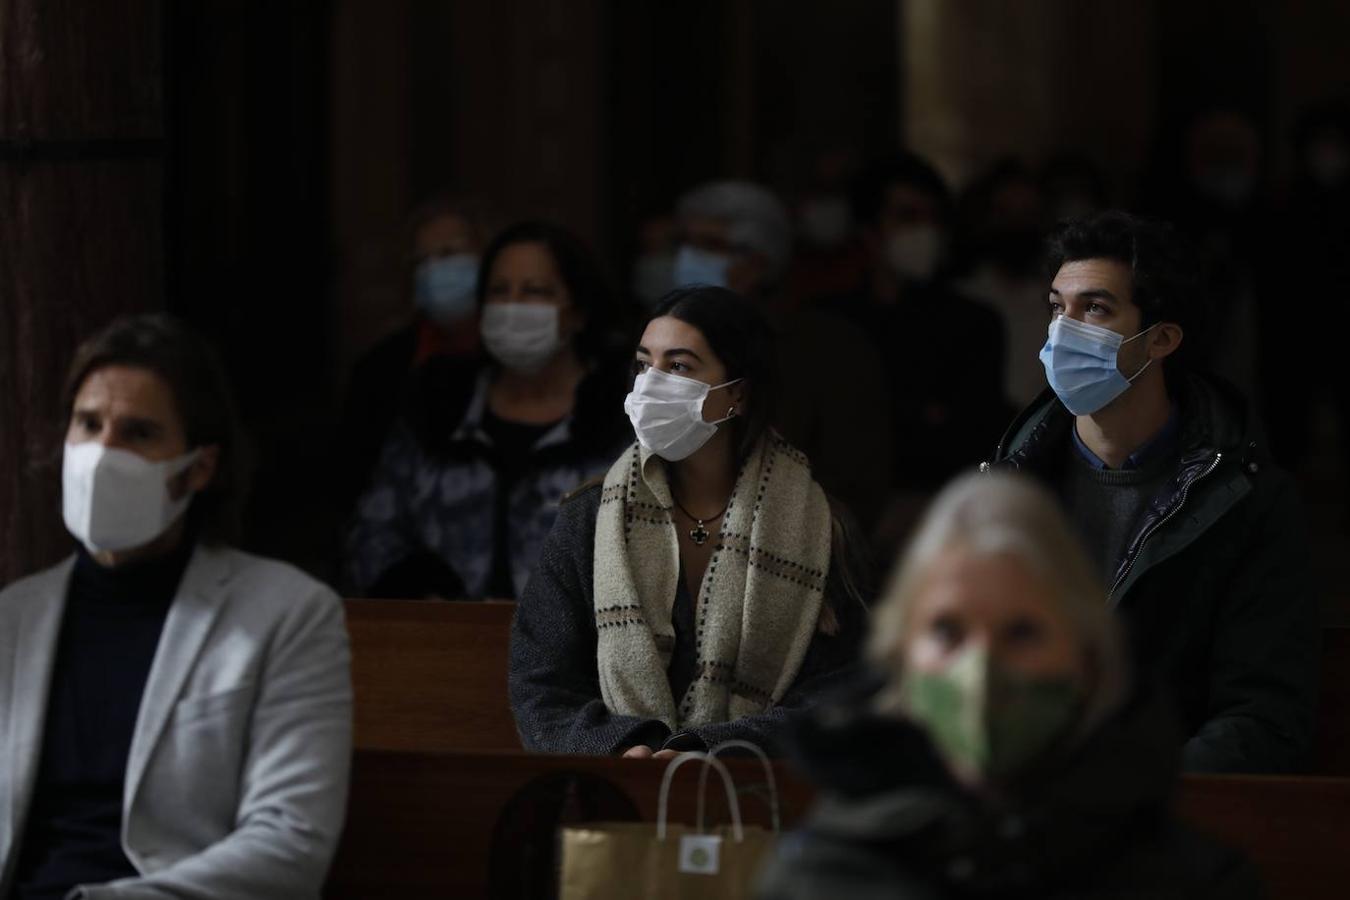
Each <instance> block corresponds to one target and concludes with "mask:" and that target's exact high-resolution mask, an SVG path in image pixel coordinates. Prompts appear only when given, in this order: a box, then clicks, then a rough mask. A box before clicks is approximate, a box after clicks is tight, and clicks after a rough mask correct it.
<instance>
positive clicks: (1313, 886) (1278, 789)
mask: <svg viewBox="0 0 1350 900" xmlns="http://www.w3.org/2000/svg"><path fill="white" fill-rule="evenodd" d="M729 765H730V766H731V768H732V771H733V774H734V775H735V776H736V780H737V783H738V785H741V786H745V785H751V784H754V783H756V782H760V781H762V780H763V776H762V775H761V774H760V769H759V764H758V763H757V762H755V761H753V760H730V761H729ZM664 768H665V763H664V762H660V761H648V760H619V759H610V758H595V757H565V756H533V755H527V754H523V753H516V754H506V753H500V754H480V753H449V754H433V753H390V752H375V751H365V752H360V753H358V754H357V756H356V767H355V772H354V777H353V782H352V796H351V802H350V804H349V807H348V809H349V812H348V823H347V830H346V833H345V834H344V836H343V841H342V845H341V847H340V848H339V850H338V856H337V859H336V861H335V863H334V867H333V871H332V876H331V878H330V881H329V886H328V891H327V896H329V897H332V898H348V897H351V898H356V897H360V898H378V897H403V896H438V897H465V898H473V897H485V896H488V884H489V871H490V867H491V854H492V850H493V829H494V827H495V826H496V824H497V822H498V819H499V817H500V816H501V815H502V811H503V809H505V808H506V807H507V805H508V802H509V801H510V799H511V798H512V797H513V796H515V795H517V792H519V791H520V790H521V788H522V787H524V786H525V785H526V784H528V783H531V782H532V781H534V780H535V779H539V778H544V777H548V776H560V775H564V774H566V773H575V774H577V775H578V776H583V777H584V776H590V777H593V778H600V779H605V780H607V781H608V782H610V783H611V784H612V785H613V786H615V787H616V788H618V790H619V791H620V792H621V793H622V794H624V795H626V796H627V798H628V799H630V800H631V802H632V807H633V811H635V812H636V813H637V814H638V815H640V817H641V818H642V819H643V820H645V821H654V819H655V816H656V794H657V786H658V785H659V783H660V779H661V774H662V772H663V771H664ZM687 768H688V769H693V768H696V767H694V766H689V767H687ZM775 771H776V776H777V779H778V783H779V789H780V793H781V797H782V803H783V824H784V825H785V826H787V827H790V826H791V825H793V824H795V823H797V822H800V821H801V819H802V817H803V816H804V815H805V813H806V811H807V810H808V809H809V808H810V804H811V802H812V798H813V791H812V790H811V788H810V787H809V786H808V785H806V784H805V783H803V782H802V781H801V780H800V779H799V778H797V777H796V776H794V775H793V774H792V773H791V772H790V771H789V770H788V769H787V768H786V767H785V766H783V765H781V764H780V765H777V766H776V767H775ZM696 777H697V776H696V775H695V774H693V773H689V772H682V773H681V774H680V776H679V779H678V780H677V789H676V791H675V792H674V793H673V794H672V800H673V802H672V813H671V815H672V819H673V820H676V821H684V822H692V821H693V804H694V793H695V789H694V785H695V783H696ZM1178 803H1179V810H1180V813H1181V815H1182V816H1183V817H1184V818H1185V819H1186V820H1187V821H1190V822H1191V823H1193V824H1195V825H1196V826H1197V827H1200V828H1202V829H1203V830H1205V831H1207V832H1210V833H1212V834H1214V835H1215V836H1217V837H1219V838H1220V839H1222V840H1224V841H1226V842H1227V843H1229V844H1230V845H1232V846H1235V847H1238V848H1241V849H1243V850H1245V851H1246V852H1247V853H1248V855H1249V856H1250V857H1251V858H1252V859H1253V861H1254V862H1255V863H1256V865H1257V867H1258V868H1259V869H1260V870H1261V872H1262V873H1263V875H1264V877H1265V878H1266V881H1267V885H1268V888H1269V894H1270V896H1271V897H1272V898H1275V900H1281V898H1287V897H1291V898H1307V900H1321V898H1333V897H1334V898H1340V897H1344V896H1345V893H1346V886H1347V885H1350V852H1348V851H1347V839H1350V779H1326V778H1258V777H1211V776H1187V777H1186V778H1184V779H1183V780H1182V784H1181V791H1180V797H1179V801H1178ZM743 805H744V807H745V810H746V814H747V820H748V821H752V822H755V823H758V824H767V819H766V815H765V811H764V807H763V806H762V805H761V804H759V803H758V802H754V801H746V802H745V803H744V804H743ZM544 826H545V827H547V823H544ZM544 834H547V832H544ZM550 840H551V838H549V837H537V838H536V839H535V841H534V846H523V842H521V841H517V842H516V844H517V846H515V847H511V846H509V845H510V843H511V842H510V841H499V842H498V850H499V851H501V850H503V849H505V850H506V851H507V852H508V853H510V852H514V853H517V854H518V856H519V858H520V860H522V861H528V860H529V859H531V857H532V854H533V857H534V858H535V859H536V862H537V861H538V857H539V856H540V854H544V855H546V854H547V853H548V849H547V847H548V846H549V842H550ZM503 845H506V846H505V847H503ZM521 864H522V865H524V864H525V863H524V862H522V863H521Z"/></svg>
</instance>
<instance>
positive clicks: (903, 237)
mask: <svg viewBox="0 0 1350 900" xmlns="http://www.w3.org/2000/svg"><path fill="white" fill-rule="evenodd" d="M942 245H943V237H942V231H941V230H940V229H939V228H938V227H937V226H935V225H915V226H913V227H910V228H905V229H903V230H901V231H897V232H895V233H894V234H893V235H891V237H890V240H888V241H887V242H886V250H885V252H886V263H887V264H888V265H889V266H890V267H891V271H892V272H894V273H895V274H896V275H898V276H900V277H901V278H903V279H905V280H907V281H922V282H927V281H932V280H933V275H934V273H936V272H937V267H938V263H940V262H942V250H943V246H942Z"/></svg>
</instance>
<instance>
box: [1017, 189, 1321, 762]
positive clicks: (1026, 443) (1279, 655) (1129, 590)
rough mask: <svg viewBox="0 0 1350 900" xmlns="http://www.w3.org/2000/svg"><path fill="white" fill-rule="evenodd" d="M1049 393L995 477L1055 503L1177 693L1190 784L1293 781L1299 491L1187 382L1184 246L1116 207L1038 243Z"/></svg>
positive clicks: (1300, 586) (1249, 428) (1248, 430)
mask: <svg viewBox="0 0 1350 900" xmlns="http://www.w3.org/2000/svg"><path fill="white" fill-rule="evenodd" d="M1048 263H1049V266H1048V269H1049V270H1050V271H1053V272H1055V275H1054V280H1053V281H1052V282H1051V284H1050V289H1049V312H1050V325H1049V334H1048V337H1047V339H1046V342H1045V345H1044V346H1043V347H1042V349H1041V353H1040V358H1041V362H1042V363H1043V364H1044V366H1045V372H1046V377H1047V379H1048V380H1049V382H1050V390H1048V391H1047V392H1046V394H1045V395H1044V396H1043V397H1042V398H1041V399H1039V400H1038V401H1037V402H1036V403H1034V404H1032V406H1031V407H1029V408H1028V409H1027V410H1026V411H1025V412H1024V413H1022V415H1021V416H1020V417H1018V418H1017V420H1016V421H1015V422H1014V423H1013V424H1012V426H1011V427H1010V428H1009V429H1008V432H1007V435H1006V436H1005V437H1004V439H1003V441H1002V442H1001V443H1000V445H999V447H998V450H997V452H996V455H995V460H994V462H993V467H994V468H997V469H1013V470H1017V471H1021V472H1026V473H1028V474H1031V475H1034V476H1035V477H1037V478H1039V479H1041V480H1042V481H1043V482H1045V483H1046V484H1047V485H1049V486H1051V487H1052V488H1054V489H1055V490H1056V491H1057V493H1058V494H1059V496H1060V497H1061V499H1062V500H1063V502H1064V506H1065V509H1066V511H1067V512H1068V515H1069V519H1070V520H1071V521H1072V522H1073V524H1074V526H1075V527H1076V528H1077V530H1078V532H1079V534H1080V535H1081V536H1082V538H1083V541H1084V543H1085V545H1086V547H1087V551H1088V555H1089V557H1090V559H1091V560H1092V562H1093V564H1094V565H1095V566H1096V568H1097V571H1098V573H1099V574H1100V576H1101V578H1102V579H1103V581H1104V583H1105V585H1106V594H1107V597H1108V602H1109V603H1110V605H1111V606H1112V607H1113V608H1114V609H1116V610H1118V611H1119V612H1120V614H1121V615H1123V616H1124V617H1125V619H1126V621H1127V622H1128V623H1129V625H1130V628H1131V637H1132V638H1133V639H1134V642H1135V645H1136V650H1137V653H1138V657H1139V660H1140V664H1141V666H1142V671H1145V672H1148V673H1154V672H1156V673H1157V674H1158V675H1159V676H1160V677H1162V678H1163V679H1164V680H1165V681H1166V683H1167V685H1168V686H1169V687H1170V688H1171V690H1172V691H1173V693H1174V695H1175V698H1176V700H1177V702H1178V704H1179V706H1180V709H1181V712H1182V715H1183V718H1184V724H1185V727H1186V736H1187V741H1186V745H1185V748H1184V754H1183V759H1184V763H1185V766H1186V768H1187V769H1188V770H1191V771H1197V772H1288V771H1295V770H1297V769H1298V768H1299V767H1300V766H1302V765H1304V764H1305V759H1306V756H1307V753H1308V751H1309V748H1310V746H1311V743H1312V730H1313V721H1314V713H1315V709H1314V707H1315V699H1316V691H1317V682H1318V661H1319V642H1320V627H1319V620H1318V605H1317V602H1316V598H1315V596H1314V594H1313V591H1312V586H1311V584H1310V579H1309V564H1308V558H1307V541H1306V533H1305V532H1306V529H1305V524H1304V520H1303V516H1302V512H1301V510H1300V508H1299V503H1298V499H1297V489H1296V487H1295V485H1294V482H1293V479H1292V478H1290V477H1289V476H1288V475H1287V474H1285V473H1284V472H1283V471H1281V470H1280V469H1278V468H1277V467H1276V466H1275V465H1273V464H1272V463H1271V461H1270V459H1269V455H1268V453H1267V451H1266V448H1265V441H1264V438H1263V437H1262V436H1261V434H1260V433H1259V430H1258V428H1257V426H1256V424H1255V421H1254V418H1255V417H1254V416H1253V415H1252V413H1251V412H1250V410H1249V409H1248V406H1247V403H1246V402H1245V400H1244V399H1243V398H1242V396H1241V395H1240V394H1239V393H1238V392H1237V391H1236V390H1235V389H1234V388H1232V387H1231V386H1230V385H1228V384H1227V383H1225V382H1222V381H1220V380H1218V379H1216V378H1213V377H1207V376H1203V375H1201V374H1200V373H1199V372H1198V371H1195V370H1193V369H1192V368H1189V366H1190V365H1191V363H1192V360H1191V359H1188V351H1191V352H1192V353H1193V351H1194V348H1195V347H1196V346H1197V345H1198V344H1199V343H1200V342H1201V341H1202V340H1203V338H1204V332H1205V322H1204V311H1205V310H1204V306H1205V301H1204V297H1203V295H1202V293H1201V291H1200V289H1199V288H1198V286H1197V285H1196V284H1195V279H1194V277H1193V264H1192V262H1191V260H1190V259H1189V258H1188V257H1187V255H1186V254H1185V252H1184V251H1183V249H1182V243H1181V238H1180V237H1179V236H1178V235H1177V234H1176V233H1175V232H1174V231H1173V230H1172V229H1171V228H1170V227H1168V226H1166V225H1163V224H1161V223H1158V222H1153V221H1150V220H1145V219H1140V218H1137V217H1135V216H1132V215H1129V214H1127V213H1123V212H1119V211H1107V212H1104V213H1101V214H1099V215H1097V216H1094V217H1092V218H1088V219H1083V220H1076V221H1072V222H1068V223H1065V224H1063V225H1061V226H1060V227H1059V228H1058V229H1057V230H1056V232H1055V233H1054V234H1053V235H1052V236H1051V239H1050V243H1049V257H1048Z"/></svg>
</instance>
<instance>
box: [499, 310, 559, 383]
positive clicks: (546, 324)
mask: <svg viewBox="0 0 1350 900" xmlns="http://www.w3.org/2000/svg"><path fill="white" fill-rule="evenodd" d="M482 315H483V318H482V325H481V330H482V334H483V346H485V347H486V348H487V352H488V353H491V354H492V357H493V359H495V360H497V362H499V363H501V364H502V365H504V366H506V367H507V368H508V369H517V370H519V371H521V372H538V371H539V370H540V369H542V368H543V367H544V366H546V365H548V362H549V360H551V359H553V357H554V356H556V355H557V353H558V350H559V349H561V347H562V344H563V341H562V336H561V335H560V334H559V327H558V307H556V306H552V305H550V304H548V303H485V304H483V314H482Z"/></svg>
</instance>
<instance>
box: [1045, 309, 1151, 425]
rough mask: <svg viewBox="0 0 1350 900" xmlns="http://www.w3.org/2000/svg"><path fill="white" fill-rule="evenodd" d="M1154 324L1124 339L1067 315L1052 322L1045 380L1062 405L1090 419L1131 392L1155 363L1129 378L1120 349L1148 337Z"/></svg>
mask: <svg viewBox="0 0 1350 900" xmlns="http://www.w3.org/2000/svg"><path fill="white" fill-rule="evenodd" d="M1159 324H1161V323H1154V324H1153V325H1150V326H1149V327H1148V328H1145V329H1144V330H1143V331H1141V332H1139V334H1136V335H1135V336H1134V337H1131V338H1122V337H1121V336H1120V335H1119V334H1117V333H1116V332H1114V331H1112V330H1111V329H1109V328H1102V327H1100V326H1097V325H1089V324H1087V323H1086V322H1079V321H1078V320H1077V319H1070V318H1067V317H1065V316H1056V317H1055V319H1054V321H1052V322H1051V323H1050V335H1049V337H1047V338H1046V341H1045V346H1044V347H1042V348H1041V365H1043V366H1045V377H1046V379H1047V380H1048V381H1049V382H1050V387H1051V388H1053V389H1054V391H1055V395H1056V396H1057V397H1059V400H1060V402H1061V403H1063V404H1064V406H1065V407H1066V408H1067V409H1068V410H1069V412H1071V413H1073V414H1074V415H1075V416H1088V415H1091V414H1092V413H1095V412H1096V411H1097V410H1099V409H1102V408H1103V407H1105V406H1106V405H1107V404H1108V403H1110V402H1111V401H1112V400H1114V399H1116V398H1117V397H1119V396H1120V395H1121V394H1123V393H1125V392H1126V391H1127V390H1129V388H1130V385H1131V384H1132V383H1133V382H1134V380H1135V379H1136V378H1138V377H1139V376H1140V375H1142V374H1143V373H1144V369H1147V368H1148V367H1149V366H1150V365H1151V364H1152V363H1153V360H1151V359H1150V360H1149V361H1148V362H1146V363H1144V365H1143V367H1142V368H1140V370H1139V371H1138V372H1135V373H1134V374H1133V375H1131V376H1130V377H1129V378H1126V377H1125V376H1124V375H1123V374H1122V373H1121V371H1120V369H1118V368H1117V367H1116V354H1117V353H1118V352H1119V351H1120V348H1121V347H1122V346H1123V345H1125V344H1127V343H1129V342H1130V341H1132V340H1134V339H1135V338H1137V337H1141V336H1143V335H1145V334H1148V333H1149V332H1150V331H1152V330H1153V329H1154V328H1156V327H1157V326H1158V325H1159Z"/></svg>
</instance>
